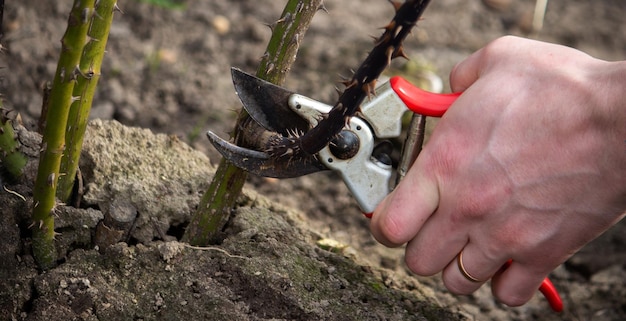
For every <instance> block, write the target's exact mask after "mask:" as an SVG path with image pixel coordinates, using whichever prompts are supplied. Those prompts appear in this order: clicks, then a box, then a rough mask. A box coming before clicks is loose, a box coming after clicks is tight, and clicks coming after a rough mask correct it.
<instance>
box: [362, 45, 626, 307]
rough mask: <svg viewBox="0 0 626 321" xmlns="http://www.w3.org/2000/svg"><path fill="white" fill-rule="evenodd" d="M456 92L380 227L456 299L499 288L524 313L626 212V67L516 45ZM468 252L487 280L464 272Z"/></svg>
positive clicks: (487, 51)
mask: <svg viewBox="0 0 626 321" xmlns="http://www.w3.org/2000/svg"><path fill="white" fill-rule="evenodd" d="M450 86H451V88H452V90H453V91H462V92H463V94H462V95H461V96H460V97H459V98H458V100H457V101H456V102H455V103H454V104H453V105H452V106H451V107H450V109H449V110H448V112H447V113H446V114H445V115H444V116H443V117H442V119H441V120H440V122H439V123H438V124H437V126H436V128H435V130H434V132H433V134H432V136H431V137H430V140H429V141H428V143H427V144H426V146H425V147H424V149H423V151H422V153H421V154H420V155H419V157H418V159H417V160H416V162H415V164H414V165H413V166H412V168H411V170H410V171H409V173H408V174H407V176H406V177H405V179H404V180H403V181H402V182H401V183H400V185H399V186H397V188H396V189H395V190H394V191H393V192H392V193H391V194H389V195H388V196H387V198H385V200H384V201H383V202H382V203H381V204H380V205H379V206H378V208H377V209H376V211H375V212H374V214H373V217H372V221H371V230H372V233H373V235H374V237H375V238H376V239H377V240H378V241H379V242H381V243H383V244H385V245H387V246H400V245H402V244H405V243H406V253H405V261H406V264H407V266H408V267H409V269H411V270H412V271H413V272H414V273H416V274H418V275H424V276H428V275H434V274H436V273H439V272H442V278H443V282H444V284H445V286H446V287H447V288H448V289H449V290H450V291H451V292H452V293H455V294H470V293H472V292H474V291H476V290H477V289H478V288H479V287H480V286H482V284H483V283H485V282H486V281H488V280H491V281H492V282H491V288H492V292H493V294H494V296H495V297H496V298H497V299H498V300H500V301H501V302H502V303H505V304H507V305H510V306H519V305H522V304H524V303H526V302H527V301H528V300H530V298H531V297H532V296H533V295H535V293H536V292H537V289H538V288H539V285H540V284H541V281H542V280H543V279H544V278H545V277H546V276H547V275H548V274H549V273H550V272H551V271H552V270H553V269H555V268H556V267H557V266H558V265H559V264H561V263H563V262H564V261H566V260H567V259H568V258H569V257H570V256H572V255H573V254H574V253H576V252H577V251H578V250H579V249H580V248H581V247H582V246H584V245H585V244H587V243H588V242H590V241H591V240H593V239H594V238H596V237H597V236H598V235H600V234H602V233H603V232H604V231H606V230H607V229H608V228H610V227H611V226H612V225H614V224H615V223H617V222H618V221H619V220H620V219H622V218H623V217H624V215H626V61H622V62H607V61H603V60H599V59H595V58H593V57H591V56H589V55H587V54H585V53H583V52H580V51H578V50H575V49H572V48H568V47H565V46H560V45H554V44H548V43H543V42H538V41H533V40H528V39H523V38H517V37H511V36H508V37H503V38H500V39H497V40H495V41H493V42H492V43H490V44H489V45H487V46H485V47H484V48H483V49H481V50H479V51H477V52H476V53H474V54H473V55H471V56H470V57H468V58H467V59H466V60H464V61H462V62H460V63H459V64H458V65H457V66H456V67H455V68H454V69H453V71H452V73H451V74H450ZM461 251H463V263H464V266H465V268H466V270H467V272H468V273H470V274H471V275H472V276H473V277H475V278H477V279H479V280H481V281H482V282H472V281H470V280H468V279H467V278H465V277H464V276H463V275H462V274H461V272H460V270H459V267H458V266H457V262H456V258H457V256H458V255H459V253H460V252H461ZM509 259H512V260H513V263H512V264H511V266H510V267H509V268H507V269H506V270H503V269H501V267H502V266H503V265H504V264H505V262H506V261H507V260H509Z"/></svg>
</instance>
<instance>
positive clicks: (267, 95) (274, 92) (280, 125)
mask: <svg viewBox="0 0 626 321" xmlns="http://www.w3.org/2000/svg"><path fill="white" fill-rule="evenodd" d="M231 75H232V79H233V84H234V85H235V91H236V92H237V95H238V96H239V100H241V103H242V104H243V107H244V108H245V110H246V111H247V112H248V114H250V117H252V119H254V120H255V121H256V122H257V123H259V125H261V126H263V127H264V128H265V129H267V130H269V131H273V132H278V133H280V134H282V135H287V134H288V132H287V131H291V132H294V130H296V129H297V131H298V132H306V131H308V130H309V124H308V122H307V121H306V120H305V119H303V118H302V117H300V116H299V115H298V114H297V113H295V112H293V111H292V110H291V108H289V103H288V101H289V97H290V96H291V95H293V94H294V93H293V92H291V91H289V90H286V89H284V88H282V87H279V86H276V85H274V84H272V83H270V82H267V81H265V80H263V79H260V78H257V77H255V76H253V75H250V74H247V73H245V72H243V71H241V70H240V69H237V68H234V67H232V68H231Z"/></svg>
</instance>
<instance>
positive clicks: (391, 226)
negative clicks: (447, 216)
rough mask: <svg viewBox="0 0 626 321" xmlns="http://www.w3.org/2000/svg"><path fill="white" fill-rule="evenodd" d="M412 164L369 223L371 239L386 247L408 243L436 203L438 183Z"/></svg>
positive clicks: (416, 164)
mask: <svg viewBox="0 0 626 321" xmlns="http://www.w3.org/2000/svg"><path fill="white" fill-rule="evenodd" d="M420 165H421V161H420V158H419V157H418V160H416V162H415V164H414V165H413V167H412V168H411V170H410V171H409V173H408V174H407V176H406V177H405V178H404V180H403V181H402V182H401V183H400V184H399V185H398V186H397V187H396V189H395V190H394V191H393V192H392V193H390V194H389V195H387V197H386V198H385V199H384V200H383V201H382V202H381V204H379V205H378V207H377V208H376V210H375V211H374V214H373V216H372V221H371V225H370V228H371V231H372V234H373V235H374V237H375V238H376V239H377V240H378V241H379V242H380V243H382V244H384V245H386V246H399V245H401V244H404V243H406V242H408V241H409V240H411V239H412V238H413V237H415V235H416V234H417V232H418V231H419V230H420V229H421V227H422V225H423V224H424V222H426V220H427V219H428V218H429V217H430V216H431V214H432V213H433V212H434V211H435V209H436V208H437V205H438V203H439V194H438V190H437V184H436V183H435V182H434V180H433V179H432V178H430V177H428V176H427V175H424V173H427V172H426V171H425V170H423V169H421V166H420Z"/></svg>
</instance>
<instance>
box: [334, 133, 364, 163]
mask: <svg viewBox="0 0 626 321" xmlns="http://www.w3.org/2000/svg"><path fill="white" fill-rule="evenodd" d="M359 147H360V142H359V137H358V136H357V135H356V134H355V133H353V132H352V131H349V130H342V131H341V132H340V133H339V134H338V135H337V136H336V137H335V138H333V140H331V141H330V144H329V146H328V148H329V149H330V152H331V153H332V154H333V156H335V157H337V158H339V159H343V160H345V159H350V158H352V157H354V155H356V154H357V153H358V152H359Z"/></svg>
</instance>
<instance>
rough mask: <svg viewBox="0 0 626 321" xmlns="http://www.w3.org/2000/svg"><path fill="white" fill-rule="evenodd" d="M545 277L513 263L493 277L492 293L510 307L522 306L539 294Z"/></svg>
mask: <svg viewBox="0 0 626 321" xmlns="http://www.w3.org/2000/svg"><path fill="white" fill-rule="evenodd" d="M464 258H465V257H464ZM545 276H546V275H545V274H541V273H536V272H535V271H530V270H529V269H528V268H527V267H525V266H524V265H522V264H520V263H518V262H515V261H513V262H512V263H511V265H510V266H509V267H507V268H506V269H503V270H501V271H499V272H498V273H496V274H495V275H494V276H493V278H492V281H491V291H492V292H493V295H494V296H495V297H496V298H498V300H499V301H500V302H502V303H504V304H506V305H508V306H520V305H523V304H524V303H526V302H528V301H529V300H530V299H531V298H532V297H533V296H534V295H535V294H536V293H537V291H538V289H539V287H540V285H541V282H543V279H544V278H545Z"/></svg>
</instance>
